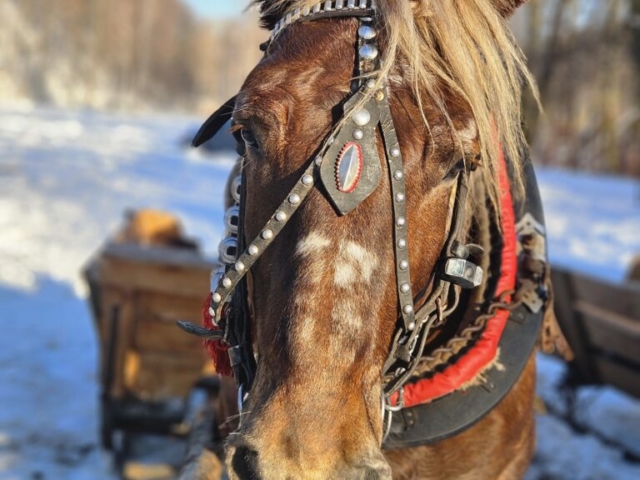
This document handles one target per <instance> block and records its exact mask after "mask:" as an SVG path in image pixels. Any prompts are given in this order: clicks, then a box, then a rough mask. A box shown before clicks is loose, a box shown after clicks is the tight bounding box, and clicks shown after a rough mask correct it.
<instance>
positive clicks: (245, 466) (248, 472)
mask: <svg viewBox="0 0 640 480" xmlns="http://www.w3.org/2000/svg"><path fill="white" fill-rule="evenodd" d="M231 466H232V467H233V471H234V473H235V474H236V475H237V477H238V478H239V480H260V474H259V473H258V452H256V451H255V450H251V449H250V448H248V447H238V448H237V449H236V451H235V453H234V454H233V458H232V459H231ZM376 478H377V477H376Z"/></svg>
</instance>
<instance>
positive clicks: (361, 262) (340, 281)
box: [334, 242, 378, 287]
mask: <svg viewBox="0 0 640 480" xmlns="http://www.w3.org/2000/svg"><path fill="white" fill-rule="evenodd" d="M377 267H378V256H377V255H376V254H375V253H372V252H370V251H368V250H367V249H365V248H364V247H362V246H360V245H358V244H357V243H355V242H346V243H345V242H341V243H340V249H339V251H338V256H337V258H336V269H335V275H334V282H335V284H336V285H338V286H339V287H348V286H349V285H351V284H353V283H356V282H360V283H365V284H369V283H371V277H372V275H373V272H374V271H375V269H376V268H377Z"/></svg>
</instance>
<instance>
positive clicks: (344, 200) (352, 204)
mask: <svg viewBox="0 0 640 480" xmlns="http://www.w3.org/2000/svg"><path fill="white" fill-rule="evenodd" d="M363 90H364V89H363ZM363 95H364V93H363V91H359V92H358V93H356V94H354V95H353V96H352V97H351V98H350V99H349V101H348V102H347V103H346V104H345V106H344V109H345V112H351V113H350V116H349V118H348V120H347V121H345V124H344V126H343V127H342V128H341V129H340V130H339V131H338V132H337V134H336V135H335V141H334V143H333V144H331V145H330V146H329V148H328V149H327V151H326V152H325V154H324V155H323V159H322V162H321V164H320V178H321V179H322V183H323V184H324V187H325V188H326V190H327V193H328V194H329V198H330V200H331V203H332V204H333V205H334V207H335V208H336V210H337V212H338V213H339V214H340V215H346V214H347V213H349V212H350V211H351V210H353V209H354V208H356V207H357V206H358V205H359V204H360V203H362V201H363V200H364V199H366V198H367V197H368V196H369V195H371V193H372V192H373V191H374V190H375V189H376V187H377V186H378V184H379V183H380V178H381V177H382V165H381V164H380V156H379V155H378V148H377V143H376V128H377V125H378V122H379V120H380V110H379V108H378V103H377V101H376V100H375V99H374V98H372V99H370V100H369V101H368V102H367V103H365V104H364V105H363V106H362V107H360V108H358V110H356V111H353V107H354V106H356V105H358V103H362V97H363Z"/></svg>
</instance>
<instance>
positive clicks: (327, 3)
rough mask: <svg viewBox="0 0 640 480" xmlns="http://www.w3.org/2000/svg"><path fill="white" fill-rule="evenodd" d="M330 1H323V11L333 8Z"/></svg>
mask: <svg viewBox="0 0 640 480" xmlns="http://www.w3.org/2000/svg"><path fill="white" fill-rule="evenodd" d="M331 2H332V0H327V1H326V2H324V10H325V12H330V11H331V10H333V8H332V6H331Z"/></svg>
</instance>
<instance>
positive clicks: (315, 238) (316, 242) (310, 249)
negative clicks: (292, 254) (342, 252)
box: [296, 232, 331, 255]
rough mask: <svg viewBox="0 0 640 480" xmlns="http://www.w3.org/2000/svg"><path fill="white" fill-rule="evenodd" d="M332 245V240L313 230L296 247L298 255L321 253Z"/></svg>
mask: <svg viewBox="0 0 640 480" xmlns="http://www.w3.org/2000/svg"><path fill="white" fill-rule="evenodd" d="M329 245H331V240H329V239H328V238H327V237H325V236H323V235H320V234H319V233H316V232H311V233H310V234H309V235H307V236H306V237H305V238H303V239H302V240H300V242H298V246H297V247H296V254H298V255H312V254H315V253H319V252H320V251H321V250H323V249H325V248H327V247H328V246H329Z"/></svg>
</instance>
